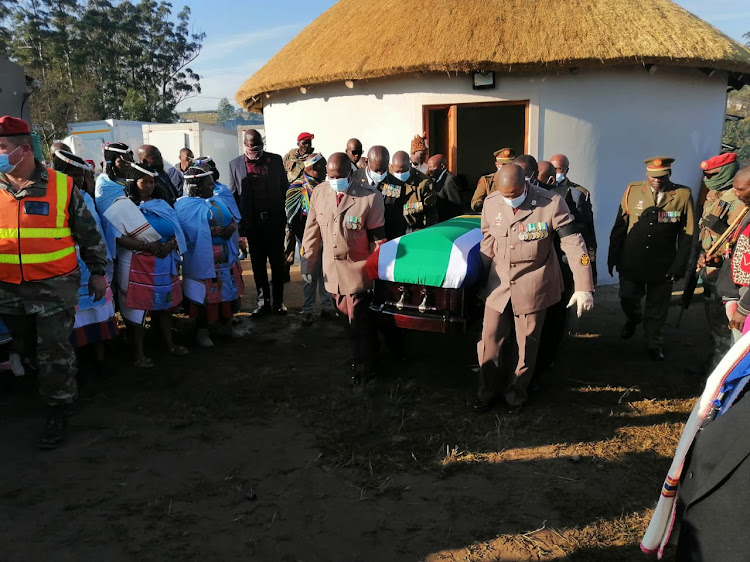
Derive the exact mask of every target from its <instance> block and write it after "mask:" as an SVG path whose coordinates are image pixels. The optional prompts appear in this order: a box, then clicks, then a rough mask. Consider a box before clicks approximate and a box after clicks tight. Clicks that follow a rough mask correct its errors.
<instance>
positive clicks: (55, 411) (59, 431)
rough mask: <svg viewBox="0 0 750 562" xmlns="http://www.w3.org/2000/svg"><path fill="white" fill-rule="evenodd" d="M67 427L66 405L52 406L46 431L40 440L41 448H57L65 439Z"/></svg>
mask: <svg viewBox="0 0 750 562" xmlns="http://www.w3.org/2000/svg"><path fill="white" fill-rule="evenodd" d="M66 429H67V422H66V420H65V407H64V406H51V407H50V409H49V415H48V416H47V423H46V424H45V425H44V432H43V433H42V437H41V439H40V440H39V448H40V449H56V448H57V447H58V446H59V445H60V444H61V443H62V442H63V441H64V440H65V433H66Z"/></svg>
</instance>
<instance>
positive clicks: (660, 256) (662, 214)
mask: <svg viewBox="0 0 750 562" xmlns="http://www.w3.org/2000/svg"><path fill="white" fill-rule="evenodd" d="M657 198H658V196H657V194H654V192H653V190H652V189H651V186H650V185H649V184H648V182H646V181H638V182H633V183H631V184H629V185H628V188H627V189H626V190H625V194H624V195H623V197H622V201H621V202H620V208H619V210H618V212H617V217H616V219H615V225H614V227H613V228H612V234H611V235H610V238H609V256H608V259H607V263H608V266H609V267H610V268H613V267H617V271H618V272H619V273H620V276H621V277H624V278H625V279H629V280H631V281H638V282H643V283H656V282H663V281H664V280H665V278H666V276H667V275H670V276H674V277H675V278H680V277H683V276H684V275H685V270H686V268H687V262H688V259H690V249H691V246H692V241H693V234H694V232H695V214H694V211H693V195H692V192H691V191H690V189H689V188H687V187H685V186H684V185H677V184H671V185H670V186H669V187H668V189H666V190H665V191H664V197H663V198H662V201H661V203H659V204H657Z"/></svg>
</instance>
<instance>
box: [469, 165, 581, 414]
mask: <svg viewBox="0 0 750 562" xmlns="http://www.w3.org/2000/svg"><path fill="white" fill-rule="evenodd" d="M495 185H496V191H494V192H493V193H491V194H490V195H489V196H488V197H487V199H486V200H485V202H484V207H483V209H482V234H483V235H484V239H483V240H482V243H481V252H482V256H483V259H484V260H485V262H486V263H485V267H487V268H489V278H488V281H487V287H486V290H485V294H486V302H485V309H484V324H483V327H482V339H481V340H480V341H479V344H478V356H479V365H480V371H479V389H478V398H477V400H476V401H475V402H474V409H475V410H476V411H485V410H488V409H489V408H491V407H492V405H493V403H494V402H495V401H496V400H497V399H498V398H499V396H500V395H501V394H503V395H504V397H505V402H506V403H507V405H508V412H509V413H511V414H517V413H518V412H520V411H521V407H522V406H523V404H524V403H525V402H526V399H527V398H528V394H527V391H526V389H527V387H528V384H529V382H530V381H531V378H532V377H533V375H534V367H535V364H536V357H537V351H538V348H539V337H540V334H541V330H542V324H543V323H544V315H545V311H546V309H547V308H548V307H550V306H552V305H553V304H555V303H557V302H558V301H559V300H560V298H561V294H562V291H563V280H562V274H561V273H560V265H559V263H558V260H557V255H556V253H555V248H554V244H553V240H554V236H553V235H554V234H555V233H557V235H558V236H559V238H560V245H561V247H562V249H563V251H564V252H565V255H566V256H567V257H568V262H569V263H570V266H571V269H572V270H573V276H574V281H575V292H574V293H573V296H572V297H571V299H570V302H569V303H568V306H573V305H577V309H578V310H577V312H578V315H579V316H580V315H581V313H582V312H583V311H584V310H590V309H591V308H592V307H593V306H594V296H593V291H594V281H593V277H592V273H591V260H590V258H589V256H588V254H587V253H586V244H585V243H584V241H583V237H582V236H581V235H580V233H579V232H578V231H577V229H576V227H575V224H574V221H573V217H572V216H571V214H570V212H569V211H568V207H567V205H565V202H564V201H563V200H562V198H561V197H560V196H559V195H557V194H555V193H552V192H550V191H547V190H545V189H543V188H540V187H538V186H536V185H533V184H531V183H529V182H527V181H525V179H524V172H523V170H522V169H521V168H520V167H519V166H517V165H515V164H508V165H507V166H503V167H502V168H501V169H499V170H498V171H497V174H496V178H495ZM514 328H515V342H513V343H515V345H511V346H508V345H504V344H505V343H506V339H508V338H510V337H513V334H514ZM506 376H507V377H508V380H507V382H506V380H505V377H506Z"/></svg>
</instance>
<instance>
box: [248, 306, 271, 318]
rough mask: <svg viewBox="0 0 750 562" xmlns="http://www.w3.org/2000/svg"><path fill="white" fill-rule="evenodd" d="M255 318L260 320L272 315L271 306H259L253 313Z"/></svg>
mask: <svg viewBox="0 0 750 562" xmlns="http://www.w3.org/2000/svg"><path fill="white" fill-rule="evenodd" d="M251 314H252V316H253V318H260V317H261V316H268V315H269V314H271V307H270V306H266V305H263V306H259V307H258V308H256V309H255V310H253V311H252V313H251Z"/></svg>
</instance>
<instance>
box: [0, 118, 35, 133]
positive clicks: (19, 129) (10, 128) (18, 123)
mask: <svg viewBox="0 0 750 562" xmlns="http://www.w3.org/2000/svg"><path fill="white" fill-rule="evenodd" d="M29 133H31V129H30V128H29V124H28V123H27V122H26V121H24V120H23V119H19V118H18V117H11V116H10V115H3V116H2V117H0V137H14V136H16V135H28V134H29Z"/></svg>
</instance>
